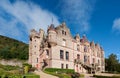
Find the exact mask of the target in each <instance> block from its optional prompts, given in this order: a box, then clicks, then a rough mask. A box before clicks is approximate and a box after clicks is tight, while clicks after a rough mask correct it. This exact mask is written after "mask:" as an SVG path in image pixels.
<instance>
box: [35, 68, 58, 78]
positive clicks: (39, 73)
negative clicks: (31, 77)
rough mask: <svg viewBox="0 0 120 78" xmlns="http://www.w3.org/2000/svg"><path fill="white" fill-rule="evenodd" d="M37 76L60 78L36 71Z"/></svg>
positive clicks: (41, 77)
mask: <svg viewBox="0 0 120 78" xmlns="http://www.w3.org/2000/svg"><path fill="white" fill-rule="evenodd" d="M34 73H35V74H37V75H40V78H58V77H56V76H53V75H50V74H46V73H44V72H43V71H41V70H39V71H35V72H34Z"/></svg>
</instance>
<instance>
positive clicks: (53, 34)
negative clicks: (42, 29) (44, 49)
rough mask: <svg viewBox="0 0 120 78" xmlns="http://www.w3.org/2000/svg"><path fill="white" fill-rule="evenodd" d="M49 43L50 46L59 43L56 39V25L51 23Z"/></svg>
mask: <svg viewBox="0 0 120 78" xmlns="http://www.w3.org/2000/svg"><path fill="white" fill-rule="evenodd" d="M47 33H48V43H49V44H50V46H55V45H56V44H57V41H56V40H57V39H56V35H57V33H56V31H55V28H54V25H53V24H51V25H50V27H49V28H48V31H47Z"/></svg>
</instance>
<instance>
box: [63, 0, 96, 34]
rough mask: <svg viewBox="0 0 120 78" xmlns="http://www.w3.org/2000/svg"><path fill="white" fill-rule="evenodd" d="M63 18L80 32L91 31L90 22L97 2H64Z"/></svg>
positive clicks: (80, 0) (89, 0) (79, 0)
mask: <svg viewBox="0 0 120 78" xmlns="http://www.w3.org/2000/svg"><path fill="white" fill-rule="evenodd" d="M62 1H63V2H62V4H63V5H62V6H63V9H62V15H63V18H64V19H65V20H67V21H69V22H71V24H73V25H74V26H75V28H76V29H77V30H78V31H83V32H86V31H88V30H89V27H90V25H89V20H90V16H91V14H92V11H93V8H94V5H95V2H96V0H62Z"/></svg>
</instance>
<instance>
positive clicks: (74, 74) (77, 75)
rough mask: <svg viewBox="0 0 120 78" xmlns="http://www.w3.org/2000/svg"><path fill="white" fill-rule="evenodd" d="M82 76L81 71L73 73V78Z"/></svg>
mask: <svg viewBox="0 0 120 78" xmlns="http://www.w3.org/2000/svg"><path fill="white" fill-rule="evenodd" d="M79 77H80V74H79V73H73V74H72V75H71V78H79Z"/></svg>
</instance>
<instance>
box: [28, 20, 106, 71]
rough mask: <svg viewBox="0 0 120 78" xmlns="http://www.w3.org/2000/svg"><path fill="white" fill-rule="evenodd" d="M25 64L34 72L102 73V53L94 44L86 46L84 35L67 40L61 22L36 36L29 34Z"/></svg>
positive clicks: (87, 42) (63, 24)
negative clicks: (27, 54)
mask: <svg viewBox="0 0 120 78" xmlns="http://www.w3.org/2000/svg"><path fill="white" fill-rule="evenodd" d="M29 38H30V40H29V63H30V64H32V66H33V67H36V68H37V69H41V70H42V69H44V68H47V67H48V68H61V69H74V70H75V72H79V73H81V72H82V73H92V72H103V71H105V60H104V50H103V49H102V47H101V46H100V45H99V44H98V43H97V44H95V43H94V41H92V42H89V41H88V40H87V38H86V36H85V35H83V37H82V38H81V37H80V36H79V34H77V35H76V36H75V37H74V38H73V37H72V36H71V33H70V30H69V28H68V27H67V26H66V24H65V22H63V23H62V24H61V25H59V26H57V27H54V25H53V24H51V25H50V26H49V27H48V29H47V35H45V32H44V30H42V29H40V30H39V32H37V31H35V30H34V29H32V30H31V32H30V37H29Z"/></svg>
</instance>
